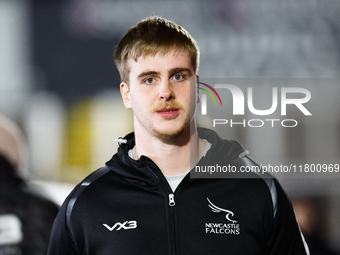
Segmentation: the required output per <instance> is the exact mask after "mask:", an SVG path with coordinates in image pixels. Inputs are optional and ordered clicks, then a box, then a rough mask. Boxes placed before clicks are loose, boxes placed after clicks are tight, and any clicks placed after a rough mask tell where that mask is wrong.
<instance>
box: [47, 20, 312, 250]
mask: <svg viewBox="0 0 340 255" xmlns="http://www.w3.org/2000/svg"><path fill="white" fill-rule="evenodd" d="M115 63H116V65H117V67H118V70H119V72H120V75H121V79H122V82H121V85H120V89H121V94H122V97H123V101H124V104H125V106H126V108H128V109H132V110H133V112H134V129H135V132H134V133H132V134H129V135H127V136H126V137H125V138H124V139H120V143H121V144H120V147H119V149H118V152H117V154H115V155H114V156H113V157H112V159H111V160H110V161H109V162H107V163H106V167H103V168H101V169H99V170H98V171H96V172H94V173H93V174H91V175H90V176H89V177H87V178H86V179H85V180H84V181H83V182H82V183H80V184H79V185H78V186H77V187H76V188H75V189H74V191H73V192H72V193H71V194H70V195H69V197H68V198H67V199H66V201H65V202H64V204H63V206H62V208H61V210H60V212H59V215H58V217H57V218H56V221H55V224H54V228H53V231H52V236H51V243H50V247H49V252H48V254H50V255H52V254H58V255H62V254H96V255H98V254H110V255H112V254H120V255H123V254H126V255H132V254H147V255H151V254H157V255H160V254H181V255H183V254H190V255H191V254H195V255H197V254H229V255H233V254H235V255H236V254H237V255H240V254H246V255H255V254H259V255H260V254H262V255H263V254H271V255H280V254H282V255H283V254H285V255H287V254H294V255H297V254H307V253H306V250H305V247H304V242H303V240H302V237H301V234H300V231H299V228H298V226H297V223H296V220H295V216H294V212H293V209H292V206H291V204H290V201H289V199H288V198H287V196H286V195H285V193H284V191H283V190H282V188H281V186H280V185H279V184H278V182H277V181H276V180H275V179H271V178H269V179H268V178H267V179H262V178H252V177H254V176H251V174H250V175H249V177H250V178H225V179H204V178H201V179H194V178H190V174H189V173H188V172H189V171H190V169H191V168H192V167H193V166H194V165H195V164H196V163H199V164H202V165H204V164H210V163H215V164H216V162H217V161H218V162H219V163H221V164H231V165H236V166H240V165H247V164H255V163H254V162H253V161H251V160H250V159H249V158H248V157H246V156H244V157H241V156H240V155H245V154H246V153H245V151H244V149H243V147H242V146H241V145H240V144H238V143H237V142H233V141H227V140H222V139H220V138H219V137H218V135H217V134H216V133H214V132H213V131H210V130H207V129H199V130H197V128H196V124H195V119H194V111H195V106H196V103H197V101H198V100H199V99H198V96H197V90H196V88H195V87H196V85H195V83H196V82H195V80H196V79H197V78H198V76H197V69H198V63H199V50H198V47H197V44H196V42H195V40H194V39H193V38H192V37H191V36H190V35H189V33H188V32H187V31H186V30H184V29H183V28H182V27H180V26H179V25H177V24H175V23H173V22H171V21H168V20H165V19H163V18H159V17H150V18H147V19H145V20H142V21H141V22H140V23H138V24H137V25H136V26H135V27H132V28H131V29H130V30H129V31H128V32H127V34H126V35H125V36H124V37H123V38H122V40H121V41H120V43H119V44H118V46H117V48H116V51H115Z"/></svg>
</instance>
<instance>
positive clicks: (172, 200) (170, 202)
mask: <svg viewBox="0 0 340 255" xmlns="http://www.w3.org/2000/svg"><path fill="white" fill-rule="evenodd" d="M175 204H176V203H175V195H174V194H169V205H170V206H175Z"/></svg>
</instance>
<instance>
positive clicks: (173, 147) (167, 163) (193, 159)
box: [135, 125, 205, 175]
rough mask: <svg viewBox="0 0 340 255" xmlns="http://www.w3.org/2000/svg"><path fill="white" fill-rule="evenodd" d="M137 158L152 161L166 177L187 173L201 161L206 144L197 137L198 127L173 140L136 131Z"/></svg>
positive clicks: (185, 131)
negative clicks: (147, 158) (141, 157)
mask: <svg viewBox="0 0 340 255" xmlns="http://www.w3.org/2000/svg"><path fill="white" fill-rule="evenodd" d="M135 139H136V147H135V157H136V159H138V158H139V157H140V156H141V155H144V156H147V157H149V158H150V159H152V160H153V161H154V162H155V164H156V165H157V166H158V167H159V168H160V169H161V171H162V172H163V174H164V175H178V174H182V173H186V172H188V171H190V170H191V168H192V167H193V166H194V165H195V164H196V163H197V162H198V161H199V160H200V158H201V157H202V156H203V154H204V151H205V142H204V141H203V140H202V139H200V138H199V137H198V135H197V129H196V126H195V125H193V126H192V127H191V132H190V129H189V128H188V129H187V130H184V131H183V133H182V134H181V135H180V136H178V137H176V138H173V139H171V140H169V139H163V138H159V137H155V136H152V135H150V134H148V133H144V132H141V131H140V130H135Z"/></svg>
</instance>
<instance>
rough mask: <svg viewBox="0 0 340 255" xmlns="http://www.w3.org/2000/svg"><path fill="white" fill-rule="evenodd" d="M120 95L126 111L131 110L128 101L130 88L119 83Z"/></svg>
mask: <svg viewBox="0 0 340 255" xmlns="http://www.w3.org/2000/svg"><path fill="white" fill-rule="evenodd" d="M120 94H121V95H122V98H123V102H124V105H125V107H126V109H128V110H131V109H132V106H131V101H130V88H129V86H128V85H127V84H126V83H125V82H121V83H120Z"/></svg>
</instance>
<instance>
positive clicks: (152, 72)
mask: <svg viewBox="0 0 340 255" xmlns="http://www.w3.org/2000/svg"><path fill="white" fill-rule="evenodd" d="M148 75H159V72H156V71H148V72H143V73H140V74H139V75H138V76H137V79H140V78H142V77H144V76H148Z"/></svg>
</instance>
